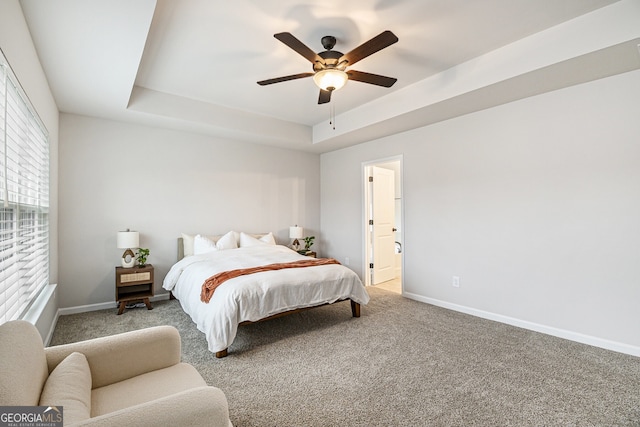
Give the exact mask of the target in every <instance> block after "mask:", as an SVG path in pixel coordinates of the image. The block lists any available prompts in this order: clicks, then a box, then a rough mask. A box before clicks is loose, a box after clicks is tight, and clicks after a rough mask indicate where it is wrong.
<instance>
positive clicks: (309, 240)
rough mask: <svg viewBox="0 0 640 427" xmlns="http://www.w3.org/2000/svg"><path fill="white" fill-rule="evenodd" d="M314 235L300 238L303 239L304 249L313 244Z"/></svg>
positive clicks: (309, 247)
mask: <svg viewBox="0 0 640 427" xmlns="http://www.w3.org/2000/svg"><path fill="white" fill-rule="evenodd" d="M315 238H316V237H315V236H309V237H305V238H303V239H302V240H304V248H305V249H306V250H309V249H311V246H312V245H313V239H315Z"/></svg>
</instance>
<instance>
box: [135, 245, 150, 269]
mask: <svg viewBox="0 0 640 427" xmlns="http://www.w3.org/2000/svg"><path fill="white" fill-rule="evenodd" d="M148 256H149V249H145V248H138V254H137V255H136V261H138V265H139V266H141V267H144V266H145V265H147V257H148Z"/></svg>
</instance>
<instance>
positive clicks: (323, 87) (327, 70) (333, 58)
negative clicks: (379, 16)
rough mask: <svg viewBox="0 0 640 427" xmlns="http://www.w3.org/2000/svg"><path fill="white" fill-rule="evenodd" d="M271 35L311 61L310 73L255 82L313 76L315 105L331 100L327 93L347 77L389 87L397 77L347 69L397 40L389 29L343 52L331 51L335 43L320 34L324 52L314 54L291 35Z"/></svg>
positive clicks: (343, 82) (338, 87)
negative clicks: (316, 88)
mask: <svg viewBox="0 0 640 427" xmlns="http://www.w3.org/2000/svg"><path fill="white" fill-rule="evenodd" d="M273 37H275V38H276V39H278V40H280V41H281V42H282V43H284V44H286V45H287V46H289V47H290V48H291V49H293V50H295V51H296V52H298V53H299V54H300V55H302V56H303V57H304V58H306V59H307V60H308V61H309V62H311V63H312V64H313V72H307V73H299V74H292V75H290V76H283V77H276V78H274V79H268V80H261V81H259V82H258V84H259V85H261V86H265V85H270V84H273V83H280V82H285V81H287V80H295V79H301V78H304V77H313V80H314V82H315V83H316V85H317V86H318V87H319V88H320V96H319V97H318V104H325V103H327V102H329V101H331V92H333V91H334V90H338V89H340V88H341V87H342V86H344V85H345V83H346V82H347V80H355V81H358V82H363V83H369V84H372V85H377V86H384V87H391V86H393V84H394V83H395V82H396V81H397V80H398V79H395V78H393V77H386V76H381V75H378V74H371V73H365V72H362V71H356V70H347V67H350V66H352V65H353V64H355V63H356V62H358V61H360V60H361V59H364V58H366V57H367V56H369V55H371V54H374V53H376V52H377V51H379V50H382V49H384V48H385V47H388V46H391V45H392V44H394V43H396V42H397V41H398V37H396V35H395V34H393V33H392V32H391V31H388V30H387V31H383V32H382V33H380V34H378V35H377V36H375V37H374V38H372V39H371V40H369V41H366V42H364V43H362V44H361V45H360V46H358V47H356V48H355V49H353V50H351V51H349V52H348V53H345V54H343V53H342V52H338V51H337V50H331V49H333V47H334V46H335V44H336V38H335V37H333V36H324V37H323V38H322V40H321V42H322V46H323V47H324V48H325V49H326V50H325V51H324V52H318V53H315V52H314V51H312V50H311V49H310V48H308V47H307V46H306V45H305V44H304V43H302V42H301V41H300V40H298V39H297V38H295V37H294V36H293V35H292V34H291V33H278V34H274V35H273Z"/></svg>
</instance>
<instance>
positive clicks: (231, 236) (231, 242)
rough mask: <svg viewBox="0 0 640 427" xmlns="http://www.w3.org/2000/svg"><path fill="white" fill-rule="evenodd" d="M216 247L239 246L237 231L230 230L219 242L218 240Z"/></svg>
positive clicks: (220, 248) (228, 247)
mask: <svg viewBox="0 0 640 427" xmlns="http://www.w3.org/2000/svg"><path fill="white" fill-rule="evenodd" d="M216 247H217V248H218V249H219V250H221V251H222V250H225V249H235V248H237V247H238V241H237V240H236V233H235V231H230V232H228V233H227V234H225V235H224V236H222V237H221V238H220V239H219V240H218V241H217V242H216Z"/></svg>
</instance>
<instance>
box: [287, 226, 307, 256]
mask: <svg viewBox="0 0 640 427" xmlns="http://www.w3.org/2000/svg"><path fill="white" fill-rule="evenodd" d="M303 231H304V230H303V228H302V227H298V226H297V225H294V226H293V227H289V238H291V239H293V243H292V244H291V247H292V248H293V250H296V251H297V250H299V249H300V242H299V241H298V239H302V233H303Z"/></svg>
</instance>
